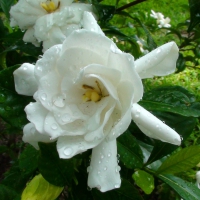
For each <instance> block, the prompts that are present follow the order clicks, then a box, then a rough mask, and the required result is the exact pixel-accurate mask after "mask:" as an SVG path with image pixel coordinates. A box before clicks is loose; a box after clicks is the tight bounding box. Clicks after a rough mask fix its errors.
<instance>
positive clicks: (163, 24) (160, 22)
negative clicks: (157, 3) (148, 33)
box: [150, 10, 171, 28]
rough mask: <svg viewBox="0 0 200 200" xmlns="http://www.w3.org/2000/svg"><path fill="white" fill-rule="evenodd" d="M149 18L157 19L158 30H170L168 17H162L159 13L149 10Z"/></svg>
mask: <svg viewBox="0 0 200 200" xmlns="http://www.w3.org/2000/svg"><path fill="white" fill-rule="evenodd" d="M150 16H151V17H153V18H154V19H157V21H156V22H157V24H158V27H159V28H162V27H164V28H170V27H171V25H170V18H169V17H166V18H165V17H164V15H163V14H162V13H160V12H157V13H156V12H154V11H153V10H151V14H150Z"/></svg>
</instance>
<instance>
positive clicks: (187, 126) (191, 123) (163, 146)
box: [147, 112, 196, 164]
mask: <svg viewBox="0 0 200 200" xmlns="http://www.w3.org/2000/svg"><path fill="white" fill-rule="evenodd" d="M153 114H154V115H156V116H157V117H158V118H159V119H160V120H162V121H164V122H165V123H166V124H167V125H169V126H170V127H172V128H174V129H175V130H176V131H177V132H178V133H179V134H181V137H182V138H183V141H182V142H184V141H185V140H186V139H187V138H188V136H189V135H190V134H191V132H192V130H193V129H194V127H195V125H196V119H195V118H193V117H184V116H180V115H177V114H173V113H167V112H153ZM183 124H184V126H183ZM177 148H178V146H177V145H172V144H168V143H164V142H161V141H158V140H155V144H154V148H153V151H152V153H151V155H150V157H149V159H148V161H147V164H150V163H152V162H154V161H155V160H158V159H160V158H162V157H164V156H166V155H168V154H170V153H172V152H173V151H174V150H176V149H177Z"/></svg>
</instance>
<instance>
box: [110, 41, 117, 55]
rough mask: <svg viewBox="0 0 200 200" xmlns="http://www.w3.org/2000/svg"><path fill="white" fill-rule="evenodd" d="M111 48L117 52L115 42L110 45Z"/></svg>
mask: <svg viewBox="0 0 200 200" xmlns="http://www.w3.org/2000/svg"><path fill="white" fill-rule="evenodd" d="M110 50H111V51H112V52H113V53H116V47H115V45H114V44H113V43H112V44H111V45H110Z"/></svg>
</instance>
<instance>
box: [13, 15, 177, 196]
mask: <svg viewBox="0 0 200 200" xmlns="http://www.w3.org/2000/svg"><path fill="white" fill-rule="evenodd" d="M177 54H178V50H177V47H176V45H175V43H173V42H172V43H168V44H166V45H164V46H162V47H160V48H159V49H157V50H155V51H153V52H151V53H149V54H147V55H146V56H144V57H142V58H141V59H138V60H137V61H136V62H134V58H133V56H131V55H130V54H128V53H124V52H122V51H121V50H120V49H118V48H117V46H116V45H115V43H114V42H113V41H112V40H111V39H109V38H107V37H106V36H105V35H104V33H103V32H102V31H101V29H100V27H99V26H98V24H97V23H96V21H95V19H94V17H93V16H92V14H91V13H88V12H85V13H84V17H83V29H81V30H76V31H74V32H73V33H72V34H70V35H69V36H68V37H67V38H66V40H65V41H64V43H63V44H60V45H55V46H53V47H51V48H50V49H49V50H47V51H46V52H45V53H44V55H43V57H42V58H41V59H40V60H38V61H37V62H36V64H35V65H31V64H28V63H25V64H23V65H22V66H21V67H20V68H19V69H17V70H16V71H15V72H14V78H15V88H16V91H17V92H18V93H19V94H23V95H33V97H34V99H35V100H36V102H34V103H30V104H29V105H27V106H26V108H25V111H26V114H27V118H28V119H29V121H30V123H29V124H27V125H26V126H25V127H24V136H23V140H24V141H25V142H28V143H30V144H32V145H33V146H34V147H35V148H38V144H37V142H39V141H42V142H51V141H52V140H57V151H58V153H59V156H60V158H64V159H68V158H71V157H73V156H74V155H76V154H79V153H82V152H84V151H86V150H88V149H92V157H91V163H90V166H89V167H88V172H89V176H88V186H89V187H91V188H94V187H97V188H98V189H99V190H100V191H102V192H105V191H108V190H112V189H114V188H119V187H120V184H121V179H120V174H119V171H120V167H119V166H118V163H117V146H116V138H117V137H118V136H120V135H121V134H122V133H123V132H124V131H125V130H126V129H127V128H128V126H129V124H130V122H131V120H132V116H131V115H134V113H135V112H137V109H138V108H136V111H134V105H137V102H138V101H139V100H140V99H141V98H142V95H143V85H142V81H141V78H146V77H152V76H153V75H167V74H168V73H171V72H172V71H174V69H175V68H174V66H175V61H176V59H177V56H176V55H177ZM167 64H169V66H168V65H167ZM171 65H173V66H172V67H170V66H171ZM158 68H159V70H158ZM24 70H25V71H26V72H24ZM26 76H28V77H29V79H30V80H28V79H26V78H25V77H26ZM26 87H27V88H29V89H27V88H26ZM30 88H33V89H32V94H31V92H30ZM145 112H148V111H145ZM141 113H143V110H142V112H141ZM142 117H143V115H142ZM156 119H157V118H156ZM151 122H152V121H151ZM143 123H145V122H143ZM152 123H154V122H152ZM144 127H145V128H146V129H148V128H150V126H149V121H148V119H147V125H146V126H145V125H144ZM166 127H167V126H166ZM150 131H152V129H150ZM168 131H171V129H170V128H169V127H168ZM165 133H166V132H165ZM167 134H168V132H167ZM174 135H176V138H178V137H179V135H178V134H177V133H176V132H175V131H174V134H170V136H169V137H168V138H166V139H165V141H167V142H171V141H173V142H172V143H175V142H174V139H173V138H174V137H175V136H174ZM161 136H162V135H161ZM154 138H155V137H154ZM156 138H158V139H160V138H159V135H158V136H156ZM162 140H163V139H162ZM177 140H178V139H177ZM180 141H181V140H180V137H179V141H178V142H176V144H180Z"/></svg>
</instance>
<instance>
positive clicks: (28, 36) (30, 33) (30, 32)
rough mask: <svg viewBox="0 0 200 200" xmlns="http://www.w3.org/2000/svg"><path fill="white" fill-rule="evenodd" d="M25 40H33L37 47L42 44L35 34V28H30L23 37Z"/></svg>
mask: <svg viewBox="0 0 200 200" xmlns="http://www.w3.org/2000/svg"><path fill="white" fill-rule="evenodd" d="M23 41H24V42H31V43H32V44H34V45H35V46H36V47H39V46H40V44H39V42H38V41H37V40H36V38H35V36H34V28H32V27H31V28H29V29H28V30H27V31H26V33H25V34H24V37H23Z"/></svg>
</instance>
